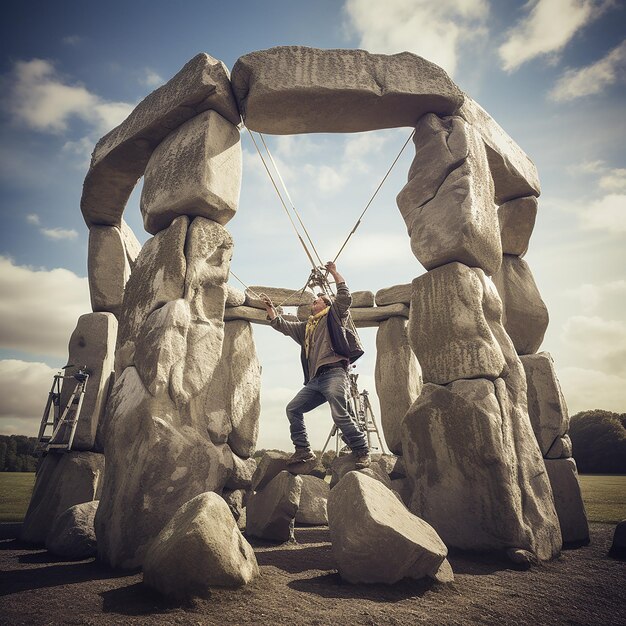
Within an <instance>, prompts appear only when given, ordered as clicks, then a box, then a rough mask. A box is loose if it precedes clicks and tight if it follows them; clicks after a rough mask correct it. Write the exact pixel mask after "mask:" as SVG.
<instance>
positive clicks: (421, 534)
mask: <svg viewBox="0 0 626 626" xmlns="http://www.w3.org/2000/svg"><path fill="white" fill-rule="evenodd" d="M328 524H329V528H330V540H331V544H332V552H333V557H334V558H335V561H336V562H337V568H338V570H339V574H340V576H341V578H343V579H344V580H346V581H348V582H350V583H386V584H393V583H396V582H398V581H400V580H402V579H403V578H416V579H419V578H423V577H424V576H431V577H432V576H434V575H435V573H436V572H437V571H438V570H439V568H440V567H441V565H442V563H443V562H444V560H445V558H446V555H447V553H448V550H447V548H446V546H445V545H444V543H443V542H442V541H441V539H440V537H439V536H438V535H437V533H436V532H435V530H434V529H433V528H432V527H431V526H430V525H429V524H427V523H426V522H425V521H424V520H421V519H420V518H419V517H416V516H415V515H412V514H411V513H410V512H409V511H408V510H407V508H406V507H405V506H404V505H403V504H402V503H401V502H400V501H399V500H398V498H397V497H396V496H395V495H394V494H393V492H392V491H391V490H390V489H388V488H387V487H385V486H384V485H383V484H382V483H380V482H379V481H377V480H374V479H372V478H370V477H369V476H364V475H363V474H361V473H360V472H350V473H349V474H347V475H346V476H345V477H344V478H342V480H341V481H340V482H339V484H338V485H337V486H336V487H335V488H334V489H333V490H332V491H331V492H330V495H329V497H328Z"/></svg>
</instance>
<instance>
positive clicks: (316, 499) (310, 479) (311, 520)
mask: <svg viewBox="0 0 626 626" xmlns="http://www.w3.org/2000/svg"><path fill="white" fill-rule="evenodd" d="M301 478H302V491H301V494H300V505H299V506H298V512H297V513H296V522H298V523H299V524H313V525H316V526H318V525H321V524H327V523H328V514H327V511H326V503H327V502H328V494H329V493H330V485H329V484H328V483H327V482H326V481H325V480H323V479H322V478H317V477H316V476H301Z"/></svg>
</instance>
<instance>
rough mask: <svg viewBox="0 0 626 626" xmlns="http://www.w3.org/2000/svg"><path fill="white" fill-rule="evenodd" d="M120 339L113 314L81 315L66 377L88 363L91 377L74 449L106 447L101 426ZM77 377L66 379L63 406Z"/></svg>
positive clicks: (77, 427) (63, 386)
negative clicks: (118, 339) (102, 438)
mask: <svg viewBox="0 0 626 626" xmlns="http://www.w3.org/2000/svg"><path fill="white" fill-rule="evenodd" d="M116 339H117V320H116V319H115V316H114V315H113V313H87V314H85V315H81V316H80V317H79V318H78V322H77V324H76V328H75V329H74V332H73V333H72V336H71V337H70V341H69V345H68V353H69V356H68V361H67V362H68V364H71V365H72V367H70V368H67V369H66V370H65V375H66V376H73V375H74V374H75V373H76V372H77V371H78V369H79V368H80V367H81V366H83V365H84V366H86V367H87V371H88V372H89V379H88V380H87V386H86V388H85V395H84V397H83V404H82V407H81V410H80V416H79V419H78V423H77V425H76V431H75V433H74V441H73V443H72V449H73V450H93V449H97V450H102V442H101V440H100V437H99V433H98V431H99V425H100V423H101V422H103V421H104V419H105V407H106V402H107V398H108V396H109V391H110V387H111V384H112V382H113V378H114V375H113V367H114V360H115V342H116ZM76 384H77V381H76V380H75V379H74V378H66V379H65V380H64V381H63V385H62V387H61V406H62V407H65V406H66V405H67V403H68V402H69V399H70V396H71V395H72V392H73V391H74V389H75V387H76Z"/></svg>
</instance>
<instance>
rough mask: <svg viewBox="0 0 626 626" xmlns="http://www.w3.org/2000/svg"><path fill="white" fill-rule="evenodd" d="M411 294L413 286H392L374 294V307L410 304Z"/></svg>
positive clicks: (409, 284) (408, 284)
mask: <svg viewBox="0 0 626 626" xmlns="http://www.w3.org/2000/svg"><path fill="white" fill-rule="evenodd" d="M412 294H413V285H412V284H411V283H407V284H404V285H393V286H392V287H385V288H384V289H379V290H378V291H377V292H376V306H380V307H382V306H385V305H387V304H406V305H407V306H408V305H410V304H411V295H412Z"/></svg>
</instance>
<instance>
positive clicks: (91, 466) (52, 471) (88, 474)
mask: <svg viewBox="0 0 626 626" xmlns="http://www.w3.org/2000/svg"><path fill="white" fill-rule="evenodd" d="M103 479H104V454H97V453H95V452H66V453H62V454H56V453H51V454H48V455H47V456H45V457H44V459H43V460H42V462H41V464H40V466H39V468H38V470H37V478H36V480H35V486H34V488H33V495H32V496H31V498H30V504H29V505H28V511H26V516H25V517H24V523H23V524H22V531H21V533H20V539H21V540H22V541H26V542H28V543H45V541H46V539H47V537H48V533H49V532H50V528H51V527H52V524H53V522H54V520H55V519H56V517H57V515H59V514H60V513H63V511H65V510H67V509H69V508H70V507H71V506H74V505H75V504H81V503H83V502H91V501H92V500H98V499H99V496H100V491H101V488H102V481H103Z"/></svg>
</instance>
